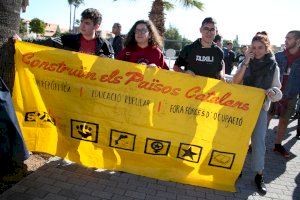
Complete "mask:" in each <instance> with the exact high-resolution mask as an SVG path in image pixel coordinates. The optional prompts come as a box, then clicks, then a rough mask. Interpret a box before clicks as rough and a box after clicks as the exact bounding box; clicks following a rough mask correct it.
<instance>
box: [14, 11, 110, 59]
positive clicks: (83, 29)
mask: <svg viewBox="0 0 300 200" xmlns="http://www.w3.org/2000/svg"><path fill="white" fill-rule="evenodd" d="M101 21H102V15H101V13H100V12H99V11H98V10H97V9H94V8H88V9H85V10H84V11H83V12H82V13H81V23H80V26H79V29H80V33H79V34H65V35H62V36H59V37H53V38H50V39H48V40H37V41H32V42H33V43H37V44H41V45H46V46H51V47H55V48H60V49H65V50H70V51H76V52H81V53H87V54H93V55H97V56H103V57H109V58H113V57H114V51H113V48H112V46H111V45H110V43H109V42H108V41H107V40H105V39H104V38H102V37H100V35H98V34H97V33H96V31H97V30H98V28H99V27H100V24H101ZM14 38H15V39H20V38H19V37H18V36H14Z"/></svg>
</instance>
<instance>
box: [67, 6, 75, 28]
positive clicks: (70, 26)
mask: <svg viewBox="0 0 300 200" xmlns="http://www.w3.org/2000/svg"><path fill="white" fill-rule="evenodd" d="M74 2H75V0H68V3H69V6H70V24H69V32H71V29H72V5H73V4H74Z"/></svg>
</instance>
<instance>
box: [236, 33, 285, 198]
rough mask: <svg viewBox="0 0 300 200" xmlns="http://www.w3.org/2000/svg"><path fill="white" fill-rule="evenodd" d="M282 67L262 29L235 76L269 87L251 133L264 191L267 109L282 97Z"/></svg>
mask: <svg viewBox="0 0 300 200" xmlns="http://www.w3.org/2000/svg"><path fill="white" fill-rule="evenodd" d="M279 77H280V70H279V67H278V65H277V63H276V61H275V57H274V55H273V53H272V51H271V44H270V40H269V38H268V35H267V33H266V32H265V31H263V32H258V33H257V34H256V35H255V36H254V37H253V39H252V44H251V48H249V49H248V50H247V51H246V53H245V59H244V61H243V62H242V63H241V64H240V65H239V66H238V70H237V73H236V74H235V75H234V77H233V83H237V84H240V83H243V84H244V85H247V86H251V87H256V88H261V89H263V90H265V94H266V98H265V102H264V104H263V107H262V109H261V111H260V114H259V117H258V119H257V122H256V125H255V128H254V130H253V133H252V136H251V145H252V153H251V157H252V162H251V164H252V170H253V171H254V172H256V176H255V179H254V180H255V184H256V187H257V190H258V192H259V193H261V194H266V192H267V189H266V186H265V184H264V179H263V169H264V162H265V152H266V145H265V136H266V132H267V124H268V120H267V112H268V110H269V108H270V103H271V102H276V101H279V100H280V99H281V98H282V92H281V91H280V88H281V83H280V78H279Z"/></svg>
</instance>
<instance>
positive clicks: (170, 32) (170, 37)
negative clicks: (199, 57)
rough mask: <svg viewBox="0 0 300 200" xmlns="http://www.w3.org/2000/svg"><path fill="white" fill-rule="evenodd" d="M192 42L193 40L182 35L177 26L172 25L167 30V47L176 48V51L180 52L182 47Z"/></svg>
mask: <svg viewBox="0 0 300 200" xmlns="http://www.w3.org/2000/svg"><path fill="white" fill-rule="evenodd" d="M190 43H191V41H190V40H189V39H186V38H184V37H182V36H181V35H180V33H179V31H178V29H177V28H175V27H172V26H171V27H170V28H169V29H167V31H166V32H165V49H175V50H176V52H179V51H180V50H181V49H182V47H184V46H185V45H187V44H190Z"/></svg>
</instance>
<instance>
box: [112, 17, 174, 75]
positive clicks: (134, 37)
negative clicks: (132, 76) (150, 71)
mask: <svg viewBox="0 0 300 200" xmlns="http://www.w3.org/2000/svg"><path fill="white" fill-rule="evenodd" d="M160 48H162V38H161V37H160V36H159V34H158V31H157V29H156V28H155V26H154V25H153V23H152V21H151V20H139V21H137V22H135V24H134V25H133V26H132V28H131V29H130V31H129V32H128V34H127V37H126V40H125V48H124V49H123V50H122V51H121V52H120V53H119V54H118V55H117V57H116V58H117V59H118V60H123V61H128V62H133V63H139V64H144V65H147V66H148V67H159V68H162V69H166V70H168V69H169V67H168V66H167V64H166V62H165V59H164V55H163V53H162V52H161V50H160Z"/></svg>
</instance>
